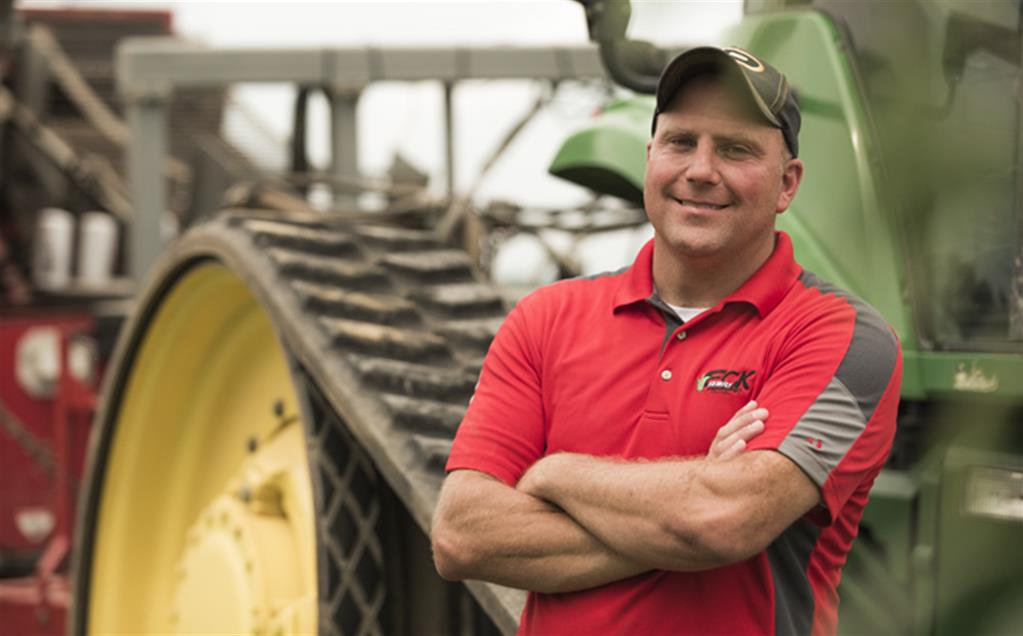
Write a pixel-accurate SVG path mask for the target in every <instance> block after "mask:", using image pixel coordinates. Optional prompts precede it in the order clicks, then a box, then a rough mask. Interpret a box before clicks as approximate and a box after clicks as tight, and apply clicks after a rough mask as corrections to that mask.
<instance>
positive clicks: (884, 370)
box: [835, 299, 899, 422]
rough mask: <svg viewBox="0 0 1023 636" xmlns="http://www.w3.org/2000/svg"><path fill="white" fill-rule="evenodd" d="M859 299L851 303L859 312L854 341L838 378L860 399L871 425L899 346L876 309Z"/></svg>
mask: <svg viewBox="0 0 1023 636" xmlns="http://www.w3.org/2000/svg"><path fill="white" fill-rule="evenodd" d="M847 300H848V299H847ZM855 300H856V301H857V302H851V304H852V306H853V308H854V309H855V310H856V325H855V327H854V328H853V337H852V342H850V343H849V350H848V351H846V353H845V357H844V358H843V359H842V364H841V366H839V367H838V371H836V372H835V377H836V378H837V379H839V380H841V382H842V384H844V385H845V387H846V388H847V389H848V390H849V393H851V394H852V395H853V396H854V397H855V398H856V402H857V403H858V404H859V406H860V410H861V411H863V419H864V421H868V422H869V421H870V418H871V417H873V416H874V410H875V409H876V408H877V404H878V402H880V401H881V396H882V395H884V391H885V389H886V388H888V384H889V382H890V381H891V379H892V373H893V372H894V371H895V364H896V362H898V352H899V345H898V342H897V341H896V340H895V335H894V334H892V332H891V331H890V330H889V329H888V324H887V323H885V321H884V319H883V318H881V316H880V315H879V314H878V313H877V312H876V311H874V309H873V308H872V307H870V306H867V305H865V304H864V303H863V302H862V301H859V299H855ZM857 305H860V306H857Z"/></svg>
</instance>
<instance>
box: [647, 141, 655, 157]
mask: <svg viewBox="0 0 1023 636" xmlns="http://www.w3.org/2000/svg"><path fill="white" fill-rule="evenodd" d="M653 143H654V140H653V139H651V140H650V141H648V142H646V158H647V161H649V160H650V146H651V145H653Z"/></svg>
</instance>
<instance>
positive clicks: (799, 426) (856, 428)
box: [778, 377, 867, 487]
mask: <svg viewBox="0 0 1023 636" xmlns="http://www.w3.org/2000/svg"><path fill="white" fill-rule="evenodd" d="M866 425H867V420H866V419H865V418H864V417H863V411H862V409H861V408H860V405H859V403H857V401H856V399H855V398H854V397H853V396H852V394H851V393H850V392H849V390H848V389H847V388H846V387H845V385H843V384H842V381H841V380H839V379H838V378H837V377H834V378H831V381H830V382H828V386H827V387H825V388H824V390H823V391H822V392H821V394H820V395H819V396H817V399H816V400H814V402H813V404H811V405H810V408H809V409H807V411H806V413H804V414H803V417H801V418H799V421H798V422H796V425H795V426H794V427H792V430H791V431H789V434H788V435H787V436H786V437H785V439H784V440H783V441H782V443H781V445H780V446H779V447H778V452H780V453H782V454H783V455H785V456H786V457H788V458H789V459H791V460H792V461H794V462H795V463H796V465H797V466H799V467H800V468H802V469H803V472H805V473H806V474H807V475H809V477H810V479H811V480H813V482H814V483H815V484H817V486H818V487H822V486H824V482H825V481H827V480H828V475H829V474H831V471H832V470H834V469H835V467H836V466H838V463H839V462H841V461H842V458H843V457H845V454H846V453H847V452H848V451H849V449H850V448H851V447H852V445H853V443H854V442H856V439H857V438H858V437H859V436H860V433H862V432H863V429H864V428H865V427H866Z"/></svg>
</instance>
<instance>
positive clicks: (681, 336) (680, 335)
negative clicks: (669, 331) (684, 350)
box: [675, 331, 686, 340]
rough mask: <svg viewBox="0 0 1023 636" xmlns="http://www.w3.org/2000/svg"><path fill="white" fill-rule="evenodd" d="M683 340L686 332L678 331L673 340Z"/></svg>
mask: <svg viewBox="0 0 1023 636" xmlns="http://www.w3.org/2000/svg"><path fill="white" fill-rule="evenodd" d="M685 339H686V332H684V331H680V332H678V333H677V334H675V340H685Z"/></svg>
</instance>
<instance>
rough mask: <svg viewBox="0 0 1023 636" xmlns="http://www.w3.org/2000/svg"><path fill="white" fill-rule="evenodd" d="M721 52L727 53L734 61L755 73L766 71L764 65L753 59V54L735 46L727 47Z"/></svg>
mask: <svg viewBox="0 0 1023 636" xmlns="http://www.w3.org/2000/svg"><path fill="white" fill-rule="evenodd" d="M721 50H722V51H724V52H725V53H727V54H728V56H729V57H731V58H732V59H733V60H735V61H736V62H738V63H739V64H742V65H743V66H745V67H746V68H748V69H749V70H751V71H753V72H754V73H760V72H762V71H763V70H764V63H763V62H761V61H760V60H758V59H757V58H755V57H753V54H752V53H749V52H747V51H743V50H742V49H740V48H736V47H734V46H727V47H725V48H723V49H721Z"/></svg>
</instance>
